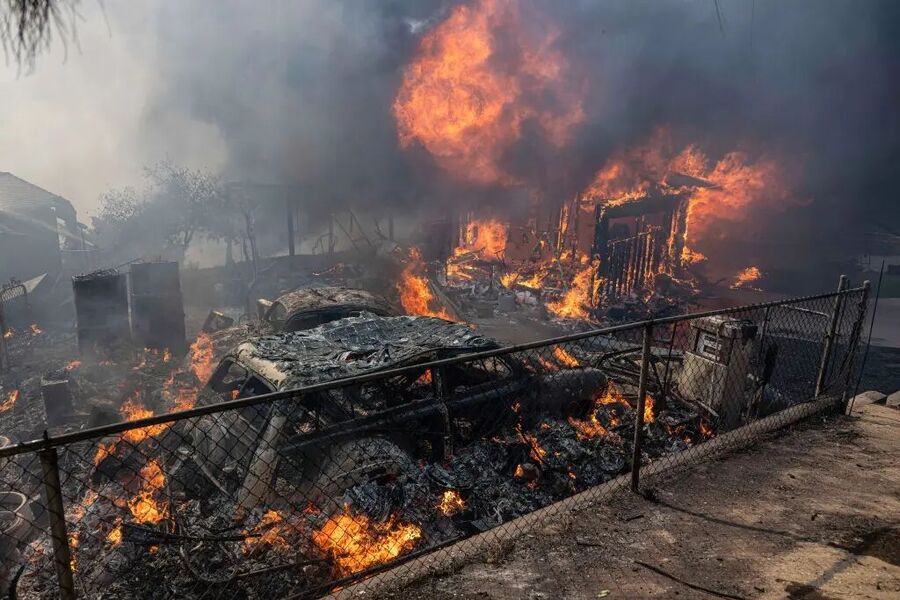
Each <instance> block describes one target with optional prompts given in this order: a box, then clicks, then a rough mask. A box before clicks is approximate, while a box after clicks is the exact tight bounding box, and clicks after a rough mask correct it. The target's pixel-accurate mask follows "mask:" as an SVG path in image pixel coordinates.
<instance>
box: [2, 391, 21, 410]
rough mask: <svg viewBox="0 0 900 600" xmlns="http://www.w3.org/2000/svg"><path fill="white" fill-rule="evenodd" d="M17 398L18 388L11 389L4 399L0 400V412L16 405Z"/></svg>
mask: <svg viewBox="0 0 900 600" xmlns="http://www.w3.org/2000/svg"><path fill="white" fill-rule="evenodd" d="M18 399H19V390H12V391H11V392H10V393H9V395H8V396H7V397H6V400H4V401H3V402H0V413H2V412H6V411H8V410H10V409H11V408H12V407H13V406H15V405H16V400H18Z"/></svg>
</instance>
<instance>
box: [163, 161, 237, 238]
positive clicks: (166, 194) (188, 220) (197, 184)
mask: <svg viewBox="0 0 900 600" xmlns="http://www.w3.org/2000/svg"><path fill="white" fill-rule="evenodd" d="M146 171H147V176H148V178H149V179H150V181H151V182H152V183H153V185H154V190H153V192H154V195H156V196H157V197H158V200H157V203H158V204H159V205H160V206H163V207H165V210H167V211H168V212H169V217H170V231H169V234H168V237H169V242H170V243H171V244H172V245H175V246H178V247H180V248H181V251H182V252H183V253H184V252H187V249H188V247H189V246H190V245H191V242H192V241H193V240H194V236H195V235H196V234H197V233H198V232H199V231H200V230H201V229H203V228H204V227H205V226H206V222H207V216H208V215H209V214H210V212H211V211H212V210H213V208H214V206H216V205H218V204H219V203H220V202H221V195H222V191H221V185H220V183H219V180H218V178H217V177H216V176H215V175H213V174H211V173H208V172H205V171H200V170H191V169H186V168H184V167H179V166H177V165H175V164H173V163H172V162H170V161H163V162H161V163H158V164H157V165H155V166H153V167H150V168H148V169H147V170H146Z"/></svg>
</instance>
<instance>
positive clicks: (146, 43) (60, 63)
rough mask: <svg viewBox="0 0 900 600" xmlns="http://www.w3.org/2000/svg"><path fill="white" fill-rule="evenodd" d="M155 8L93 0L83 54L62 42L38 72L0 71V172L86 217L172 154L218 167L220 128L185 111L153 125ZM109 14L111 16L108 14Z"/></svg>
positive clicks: (41, 60)
mask: <svg viewBox="0 0 900 600" xmlns="http://www.w3.org/2000/svg"><path fill="white" fill-rule="evenodd" d="M155 4H156V3H154V2H144V1H135V2H118V1H113V2H106V3H105V5H104V10H101V7H100V5H99V4H98V3H97V2H95V1H93V0H88V1H87V2H84V3H83V4H82V5H81V15H82V16H83V19H81V20H79V21H78V22H77V23H76V27H77V35H78V42H79V44H78V47H75V46H74V45H73V44H71V43H70V44H69V47H68V53H67V54H66V53H64V51H63V48H62V47H61V46H60V45H59V44H55V45H54V48H53V50H52V51H51V52H49V53H46V54H43V55H41V56H39V57H38V61H37V65H36V67H35V69H34V70H33V71H32V72H25V73H19V72H18V69H17V68H16V67H15V66H14V65H4V66H2V67H0V90H2V92H0V115H2V116H0V119H2V127H0V171H9V172H11V173H13V174H15V175H17V176H19V177H21V178H23V179H26V180H28V181H30V182H32V183H34V184H36V185H39V186H41V187H43V188H46V189H47V190H49V191H51V192H54V193H57V194H60V195H62V196H64V197H65V198H67V199H69V200H70V201H71V202H72V203H73V204H74V205H75V208H76V209H77V210H78V211H79V213H80V218H81V219H82V220H86V219H85V215H84V212H85V211H90V210H92V209H93V208H94V207H95V206H96V205H97V199H98V196H99V194H101V193H102V192H103V191H104V190H106V189H109V188H110V187H121V186H124V185H139V184H140V183H141V177H142V170H143V167H144V165H146V164H151V163H153V162H156V161H158V160H161V159H162V158H164V157H166V156H169V157H171V158H172V159H173V160H175V161H178V162H180V163H183V164H188V165H190V166H194V167H206V168H210V169H219V168H220V167H221V166H222V163H223V161H224V156H225V146H224V143H223V141H222V139H221V136H220V134H219V133H218V128H217V127H215V126H214V125H210V124H209V123H204V122H201V121H199V120H197V119H194V118H192V117H191V116H189V115H187V114H186V113H183V112H171V113H169V114H167V115H164V116H161V115H159V114H158V113H157V114H155V115H154V118H153V119H150V118H149V115H148V114H147V113H148V110H150V109H152V107H151V106H150V105H149V104H148V102H150V101H151V100H152V99H153V97H154V90H156V89H158V88H159V86H160V83H161V82H160V81H159V77H160V73H159V71H158V70H157V69H155V68H154V63H155V59H156V56H157V55H158V52H159V47H158V45H159V37H158V36H157V35H156V30H157V23H156V20H157V18H158V15H157V14H156V13H157V11H156V10H155V9H154V8H153V7H154V5H155ZM104 12H105V15H104Z"/></svg>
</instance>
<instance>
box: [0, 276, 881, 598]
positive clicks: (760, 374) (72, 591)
mask: <svg viewBox="0 0 900 600" xmlns="http://www.w3.org/2000/svg"><path fill="white" fill-rule="evenodd" d="M867 297H868V286H867V285H864V286H863V287H860V288H854V289H847V286H846V281H845V280H844V279H843V278H842V281H841V284H840V288H839V290H838V292H836V293H830V294H823V295H818V296H811V297H807V298H800V299H795V300H790V301H784V302H772V303H766V304H759V305H753V306H748V307H741V308H735V309H726V310H719V311H710V312H705V313H698V314H693V315H684V316H678V317H670V318H665V319H658V320H651V321H646V322H642V323H634V324H629V325H623V326H618V327H610V328H606V329H601V330H597V331H591V332H585V333H579V334H575V335H570V336H565V337H560V338H556V339H553V340H546V341H542V342H536V343H531V344H524V345H518V346H512V347H507V348H502V349H498V350H490V351H487V352H480V353H476V354H468V355H464V356H457V357H455V358H448V359H443V360H430V361H428V362H421V361H420V362H419V363H418V364H410V365H406V366H404V367H403V368H398V369H392V370H390V371H383V372H378V373H370V374H367V375H363V376H357V377H352V378H347V379H342V380H336V381H330V382H327V383H323V384H319V385H315V386H309V387H305V388H303V389H298V390H291V391H288V392H278V393H274V394H266V395H261V396H251V397H247V398H243V397H241V396H242V395H244V394H249V393H250V391H249V390H251V389H252V386H250V385H249V383H248V381H249V379H248V376H247V374H246V373H245V374H244V375H241V374H240V373H239V372H236V373H235V374H234V375H233V380H228V381H227V382H226V383H227V384H228V385H229V386H231V387H230V388H229V389H230V390H234V395H235V396H236V397H237V398H236V399H234V400H228V401H224V402H219V403H212V404H208V405H205V406H198V407H197V408H194V409H191V410H188V411H183V412H180V413H173V414H168V415H161V416H157V417H150V418H146V419H140V420H136V421H133V422H129V423H120V424H116V425H110V426H105V427H100V428H95V429H91V430H83V431H78V432H74V433H70V434H66V435H61V436H57V437H45V438H44V439H41V440H34V441H29V442H24V443H20V444H18V445H13V446H9V447H6V448H2V449H0V559H2V560H0V565H2V566H0V593H7V592H9V591H10V590H14V591H15V594H16V596H17V597H19V598H45V597H46V598H51V597H58V596H61V597H63V598H71V597H76V596H78V597H117V598H123V597H135V598H147V597H160V598H162V597H186V598H207V597H217V598H220V597H224V598H254V597H264V598H301V597H316V596H319V595H322V594H324V593H327V592H329V591H331V590H333V589H335V588H338V587H346V586H348V585H351V584H354V583H356V584H357V585H363V586H367V585H374V584H375V583H376V582H378V581H384V580H386V579H387V578H388V577H394V578H395V579H396V576H397V575H398V574H400V575H403V574H410V573H412V572H413V571H414V570H419V569H422V568H427V567H429V566H433V565H435V564H436V562H437V561H439V562H440V563H441V564H446V563H447V561H452V560H458V559H459V558H461V557H467V556H471V555H472V554H473V553H475V552H479V551H481V550H483V548H484V547H485V544H490V543H493V542H496V541H497V540H501V539H507V538H509V537H511V536H514V535H515V534H516V533H517V532H520V531H523V530H525V529H526V528H528V527H530V526H531V525H532V524H534V523H536V522H539V521H540V520H542V519H546V518H548V517H549V516H552V515H553V514H559V513H560V512H564V511H569V510H572V508H573V507H575V506H580V505H583V504H584V503H585V502H588V501H595V500H597V499H598V498H604V497H606V496H608V495H610V494H612V493H614V492H616V491H619V490H623V489H627V487H629V486H630V487H631V489H633V490H635V491H636V490H638V489H640V486H641V477H642V475H643V476H647V475H651V474H657V473H664V472H666V471H668V470H671V469H673V468H675V467H678V466H680V465H684V464H686V463H688V462H690V461H692V460H697V459H698V458H699V457H701V456H704V455H706V454H707V453H710V452H714V451H722V450H725V449H729V448H733V447H735V446H736V445H739V444H742V443H747V442H748V441H749V440H752V439H753V438H754V437H756V436H758V435H759V434H760V433H761V432H764V431H771V430H772V429H775V428H778V427H781V426H784V425H785V424H787V423H791V422H794V421H796V420H797V419H799V418H802V417H804V416H808V415H809V414H812V413H814V412H816V411H819V410H823V409H831V408H834V409H838V408H840V407H841V406H842V405H843V403H844V402H845V401H846V394H847V387H848V382H849V381H850V378H851V376H852V375H853V371H854V357H855V351H856V348H857V345H858V340H859V336H860V330H861V327H862V322H863V316H864V314H865V310H866V302H867ZM229 373H230V371H229ZM228 376H229V377H231V376H232V375H228ZM241 377H244V379H241ZM224 395H225V397H226V398H231V397H232V394H231V393H226V394H224ZM2 490H8V491H6V492H3V491H2ZM401 565H402V566H401ZM398 566H400V568H399V569H394V570H393V571H392V572H391V574H387V573H385V574H382V575H379V576H377V577H376V574H378V573H380V572H382V571H386V570H388V569H391V568H393V567H398ZM359 582H361V583H359Z"/></svg>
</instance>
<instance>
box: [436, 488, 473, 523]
mask: <svg viewBox="0 0 900 600" xmlns="http://www.w3.org/2000/svg"><path fill="white" fill-rule="evenodd" d="M465 507H466V503H465V501H463V499H462V496H460V495H459V492H457V491H456V490H446V491H445V492H444V493H443V494H441V499H440V501H439V502H438V505H437V509H438V512H439V513H441V514H442V515H444V516H445V517H450V516H452V515H455V514H456V513H458V512H460V511H462V510H463V509H464V508H465Z"/></svg>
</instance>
